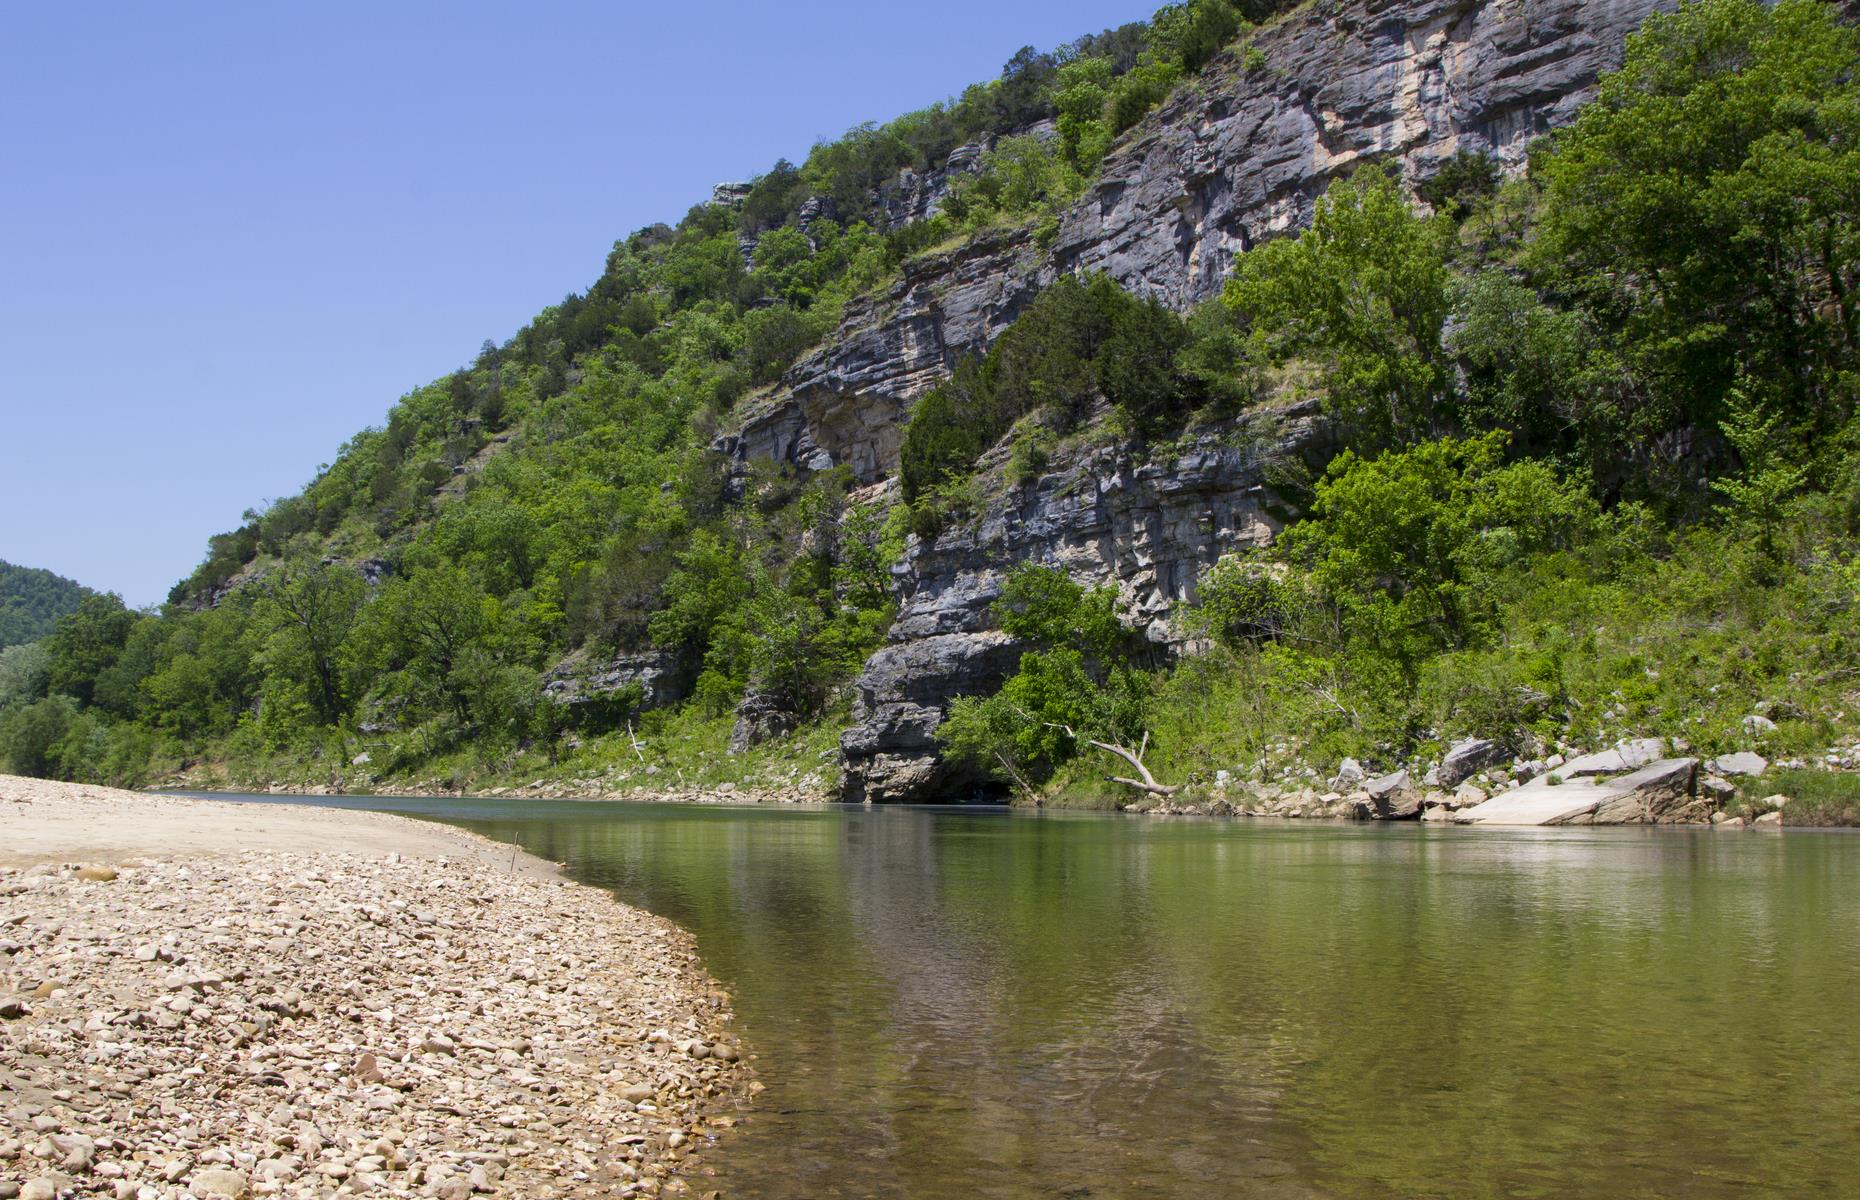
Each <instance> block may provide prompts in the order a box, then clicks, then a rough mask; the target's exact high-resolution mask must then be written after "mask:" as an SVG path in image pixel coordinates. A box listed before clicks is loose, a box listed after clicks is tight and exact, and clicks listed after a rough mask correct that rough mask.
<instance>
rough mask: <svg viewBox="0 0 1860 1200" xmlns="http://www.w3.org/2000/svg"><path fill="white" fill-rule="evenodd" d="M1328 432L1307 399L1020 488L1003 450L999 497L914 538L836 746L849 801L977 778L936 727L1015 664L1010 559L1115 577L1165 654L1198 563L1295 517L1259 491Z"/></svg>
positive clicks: (962, 786) (1318, 452) (907, 796)
mask: <svg viewBox="0 0 1860 1200" xmlns="http://www.w3.org/2000/svg"><path fill="white" fill-rule="evenodd" d="M1326 438H1327V426H1326V424H1325V422H1324V421H1323V420H1322V418H1321V417H1320V416H1319V414H1318V412H1317V409H1316V407H1315V406H1314V405H1309V404H1307V405H1302V406H1297V407H1292V408H1288V409H1282V410H1279V411H1275V412H1269V413H1259V414H1255V415H1253V416H1252V417H1250V418H1245V419H1242V420H1238V421H1234V422H1231V423H1229V424H1226V425H1223V426H1219V427H1216V428H1214V429H1211V430H1208V431H1206V432H1204V433H1203V434H1201V435H1200V436H1198V437H1196V438H1194V439H1193V440H1192V441H1191V442H1190V444H1189V445H1188V446H1187V447H1185V448H1184V449H1183V450H1182V452H1181V453H1179V454H1177V455H1175V456H1173V457H1170V458H1168V459H1166V460H1163V461H1156V462H1149V461H1142V460H1140V459H1138V458H1136V457H1135V456H1133V454H1132V453H1131V451H1130V450H1129V449H1128V448H1127V447H1123V446H1104V447H1100V448H1097V449H1094V450H1090V451H1086V452H1083V453H1081V454H1080V455H1079V456H1078V457H1076V458H1075V459H1074V460H1073V461H1072V462H1071V463H1070V464H1068V465H1067V466H1066V467H1065V468H1064V469H1061V470H1057V471H1053V472H1051V473H1049V474H1047V475H1045V476H1043V477H1041V478H1040V479H1038V480H1037V481H1035V482H1034V483H1032V484H1030V485H1028V486H1026V487H1006V486H1003V485H1002V484H1001V483H1000V480H999V476H1000V475H1001V464H1000V462H999V459H1000V458H1001V457H1002V456H1001V455H1000V454H998V453H997V454H995V455H993V456H992V461H991V460H990V459H985V460H984V464H983V472H984V476H985V477H986V478H987V479H988V480H989V481H990V483H991V484H992V485H993V486H992V489H991V490H993V492H994V494H995V497H996V498H995V499H994V500H993V501H991V502H990V503H989V504H988V506H987V508H986V510H985V511H984V512H983V513H982V514H980V516H979V517H978V518H976V519H975V520H974V521H972V522H970V523H968V524H966V525H963V526H961V527H958V528H955V529H951V530H948V531H946V532H945V533H944V534H943V535H942V536H941V537H938V538H937V539H936V540H935V541H934V542H931V543H928V544H920V545H918V546H917V548H916V550H915V552H914V553H913V554H912V555H911V557H910V560H909V562H908V563H907V569H906V571H905V572H904V573H903V576H902V580H901V584H902V588H903V591H904V599H903V603H902V604H901V606H900V608H899V612H898V618H897V621H896V622H895V623H894V624H893V626H892V629H891V644H889V645H887V646H885V647H884V648H883V649H881V650H879V652H878V653H877V654H875V655H873V657H872V659H871V660H870V661H869V662H868V663H867V664H866V668H865V671H864V673H863V674H862V675H861V676H860V678H859V682H858V684H857V691H856V696H855V700H854V705H853V721H854V724H853V728H852V729H850V730H849V731H848V732H847V733H846V735H845V737H844V738H842V739H841V750H842V754H843V764H842V765H843V767H844V769H845V792H844V798H846V799H848V800H852V801H865V800H872V801H884V800H920V799H925V798H932V797H939V796H941V797H949V796H957V795H962V794H965V793H966V792H968V791H970V790H973V789H974V788H975V787H977V786H979V785H980V784H981V782H982V781H981V780H980V779H978V778H976V777H974V776H972V775H969V774H966V773H964V772H962V771H959V770H957V769H954V768H952V767H950V766H949V765H948V764H945V763H943V762H942V761H941V760H940V759H939V758H938V757H937V753H936V740H935V733H936V729H937V726H938V725H940V724H941V723H942V720H943V714H944V712H945V711H946V709H947V707H948V704H949V701H950V699H951V697H953V696H958V695H967V694H987V693H989V692H991V691H993V690H994V689H995V688H996V687H997V686H998V685H999V684H1000V682H1001V680H1002V679H1003V678H1004V677H1005V676H1006V675H1007V674H1008V673H1009V672H1011V671H1012V670H1013V669H1014V667H1015V666H1016V665H1017V664H1018V663H1019V661H1020V647H1019V646H1018V645H1016V644H1014V643H1013V641H1012V640H1011V639H1009V638H1008V637H1007V636H1006V635H1005V634H1003V633H1001V632H1000V631H999V630H996V629H994V628H993V621H992V619H991V617H990V614H989V609H990V606H991V605H992V604H993V603H994V601H995V599H996V597H998V596H999V595H1000V593H1001V585H1002V582H1003V580H1004V578H1005V576H1006V573H1007V571H1008V570H1009V569H1010V568H1011V567H1012V566H1013V565H1014V564H1016V563H1020V562H1027V561H1032V562H1038V563H1042V564H1045V565H1048V566H1053V567H1057V568H1060V569H1062V570H1064V571H1066V572H1067V573H1068V574H1070V575H1072V576H1073V577H1074V578H1077V579H1079V580H1081V581H1084V582H1086V583H1089V584H1091V585H1093V586H1097V585H1100V584H1104V583H1111V584H1114V585H1116V587H1117V589H1118V592H1119V599H1120V602H1121V603H1120V606H1121V608H1122V610H1123V613H1124V616H1125V619H1126V620H1127V621H1128V622H1130V623H1133V624H1135V625H1137V626H1138V627H1140V628H1141V629H1142V630H1143V631H1144V633H1145V634H1146V636H1147V637H1148V639H1149V640H1150V642H1151V643H1152V644H1154V645H1155V646H1156V650H1157V654H1158V656H1159V658H1161V657H1166V656H1167V655H1168V654H1170V653H1171V652H1173V651H1174V650H1175V649H1176V648H1178V646H1179V645H1180V643H1181V640H1182V634H1181V632H1180V631H1179V630H1177V629H1176V628H1175V627H1174V626H1173V625H1172V624H1171V623H1170V622H1169V619H1168V618H1169V614H1170V613H1171V612H1172V611H1173V609H1174V607H1175V605H1176V604H1177V603H1179V602H1180V601H1182V600H1184V599H1186V598H1188V597H1189V596H1190V595H1192V593H1193V590H1194V586H1195V581H1196V579H1197V578H1198V577H1199V575H1200V573H1201V571H1202V570H1203V569H1204V568H1206V567H1207V566H1209V565H1211V564H1212V563H1214V562H1215V561H1217V560H1218V559H1219V558H1220V557H1221V556H1222V555H1223V554H1227V553H1231V552H1233V551H1236V550H1243V549H1246V548H1249V547H1253V546H1261V545H1265V544H1267V543H1269V542H1270V541H1271V540H1272V538H1273V537H1274V536H1275V535H1276V534H1277V532H1278V531H1279V529H1280V528H1281V527H1282V525H1283V522H1284V520H1285V519H1286V517H1287V516H1289V515H1290V514H1289V513H1287V512H1286V511H1285V510H1283V509H1281V508H1279V507H1278V503H1277V499H1276V497H1275V496H1274V495H1273V493H1272V492H1271V490H1270V488H1268V487H1267V486H1266V484H1265V481H1264V480H1265V475H1266V473H1267V469H1268V466H1269V465H1270V464H1271V463H1273V462H1274V461H1278V460H1283V459H1289V458H1295V457H1298V456H1301V455H1310V456H1313V457H1321V456H1322V455H1323V454H1324V453H1325V452H1326V450H1327V448H1328V443H1327V440H1326Z"/></svg>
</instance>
